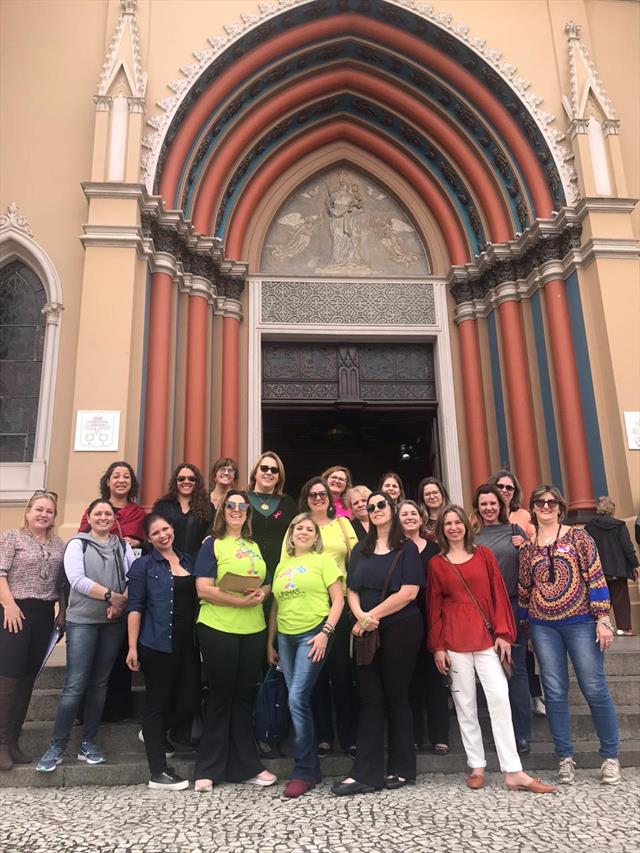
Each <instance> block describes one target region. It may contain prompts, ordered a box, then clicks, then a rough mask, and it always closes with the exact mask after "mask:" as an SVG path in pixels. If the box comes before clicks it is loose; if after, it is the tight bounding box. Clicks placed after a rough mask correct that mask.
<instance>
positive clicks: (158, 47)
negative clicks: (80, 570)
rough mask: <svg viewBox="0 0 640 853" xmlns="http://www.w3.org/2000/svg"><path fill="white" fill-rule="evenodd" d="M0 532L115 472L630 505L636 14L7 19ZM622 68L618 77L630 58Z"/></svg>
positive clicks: (199, 7)
mask: <svg viewBox="0 0 640 853" xmlns="http://www.w3.org/2000/svg"><path fill="white" fill-rule="evenodd" d="M3 18H4V24H5V25H4V27H3V39H4V41H5V44H4V47H3V50H2V56H1V58H0V62H2V75H1V76H2V87H3V91H2V100H3V104H4V114H5V117H4V123H3V127H2V150H3V152H4V156H3V158H2V165H1V168H2V174H1V178H0V203H1V209H0V214H1V215H0V305H1V312H2V317H1V318H0V336H1V344H2V346H1V347H0V365H1V366H2V371H3V379H2V383H1V386H0V392H1V393H0V397H1V403H0V405H1V408H0V451H1V455H0V511H1V512H2V516H3V521H2V527H3V528H4V527H8V526H13V525H14V524H16V522H17V521H18V520H19V517H20V507H21V506H22V505H23V504H24V501H25V499H26V498H27V497H28V496H29V495H30V494H31V493H32V492H33V491H34V489H37V488H44V487H47V488H50V489H53V490H54V491H56V492H57V493H58V494H59V496H60V507H59V523H60V525H61V529H62V533H63V535H64V534H65V533H66V534H70V533H71V531H72V530H75V529H76V527H77V523H78V520H79V518H80V516H81V514H82V510H83V508H84V507H85V506H86V505H87V503H88V501H89V500H90V499H91V498H92V497H94V493H95V491H96V488H97V482H98V479H99V477H100V475H101V473H102V472H103V471H104V470H105V469H106V468H107V466H108V465H109V464H110V463H111V462H112V461H115V460H117V459H126V460H128V461H129V462H131V464H133V465H134V467H135V468H136V470H137V472H138V475H139V477H140V479H141V482H142V501H143V503H144V504H146V505H149V504H151V503H152V502H153V500H154V499H155V498H156V497H158V496H159V495H160V494H161V493H162V492H163V491H164V488H165V485H166V482H167V479H168V476H169V473H170V472H171V470H172V469H173V468H174V467H175V465H176V464H178V463H180V462H182V461H186V462H189V463H193V464H195V465H197V466H198V467H199V468H200V469H201V470H202V471H203V472H205V477H206V472H207V471H208V469H209V468H210V466H211V464H212V462H213V461H214V460H215V459H216V458H218V457H219V456H231V457H233V458H236V459H238V461H239V463H240V467H241V480H244V479H245V478H246V474H247V472H248V470H249V469H250V467H251V465H252V463H253V461H254V459H255V457H256V456H257V455H258V453H259V452H260V451H261V449H262V448H263V447H264V448H269V449H272V450H275V451H276V452H278V453H280V454H281V456H282V457H283V459H284V462H285V465H286V467H287V472H288V476H289V478H290V483H291V491H292V493H294V494H295V493H296V488H297V486H298V485H299V484H300V482H301V481H304V480H305V479H306V478H307V477H308V476H311V475H312V474H315V473H317V472H318V471H319V470H323V469H324V468H325V467H328V466H329V465H330V464H335V463H340V464H346V465H348V466H350V467H352V468H353V469H354V471H355V473H356V477H357V479H358V480H364V481H366V482H369V483H370V484H371V485H374V483H375V481H376V480H377V476H379V475H380V474H382V473H383V471H384V470H388V469H394V470H398V471H400V472H401V473H402V474H403V476H404V477H405V479H406V480H407V481H408V483H409V485H410V486H411V485H412V484H414V483H415V482H417V480H418V479H420V478H421V477H422V476H424V475H426V474H435V475H437V476H440V477H442V479H443V480H444V482H445V483H446V484H447V486H448V488H449V491H450V493H451V495H452V497H454V498H455V499H456V500H459V501H463V500H464V501H465V502H468V500H469V497H470V494H471V492H472V490H473V488H474V487H475V486H476V485H478V484H479V483H481V482H484V481H485V479H486V478H487V476H488V475H489V474H490V473H491V472H492V471H494V470H496V469H498V468H502V467H511V468H512V469H513V470H514V471H516V472H517V474H518V476H519V477H520V479H521V481H522V484H523V487H524V491H525V492H529V491H530V490H531V489H532V488H533V487H534V486H535V485H537V484H538V483H540V482H553V483H555V484H556V485H558V486H559V487H560V488H561V489H562V491H563V492H564V493H565V495H566V496H567V498H568V501H569V507H570V513H571V515H572V517H573V518H574V519H576V520H581V519H583V518H584V517H586V516H588V515H589V514H591V512H592V510H593V507H594V505H595V498H596V497H597V496H598V495H601V494H610V495H611V496H613V497H614V499H615V501H616V503H617V514H618V515H619V516H621V517H626V518H630V517H632V516H635V515H636V513H637V512H638V509H639V505H640V335H639V334H638V332H639V319H640V280H639V265H638V245H639V244H638V236H639V232H640V217H639V213H638V205H637V198H638V196H639V191H640V162H639V161H640V158H639V157H638V141H637V140H638V138H640V108H639V104H640V91H639V87H638V81H639V80H640V49H639V45H640V40H639V39H638V35H639V33H640V8H639V7H638V5H637V4H635V3H630V2H617V1H616V0H605V2H602V0H597V1H596V0H554V1H553V2H547V0H531V2H529V0H524V2H519V3H511V4H505V3H503V2H494V0H486V2H482V3H479V2H476V3H468V2H463V0H447V2H440V0H433V2H432V3H424V2H420V0H269V2H260V3H258V2H254V0H217V2H207V0H94V2H91V3H82V4H80V3H73V2H65V0H32V2H30V3H25V4H18V3H11V2H4V3H3ZM623 57H624V61H623V60H622V58H623Z"/></svg>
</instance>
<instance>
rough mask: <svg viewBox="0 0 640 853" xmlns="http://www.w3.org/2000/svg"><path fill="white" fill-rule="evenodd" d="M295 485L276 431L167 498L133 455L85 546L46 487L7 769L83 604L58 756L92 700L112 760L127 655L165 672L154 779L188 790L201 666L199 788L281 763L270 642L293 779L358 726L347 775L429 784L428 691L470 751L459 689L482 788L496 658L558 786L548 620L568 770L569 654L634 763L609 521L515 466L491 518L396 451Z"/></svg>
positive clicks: (520, 729) (159, 679)
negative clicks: (293, 493) (617, 692)
mask: <svg viewBox="0 0 640 853" xmlns="http://www.w3.org/2000/svg"><path fill="white" fill-rule="evenodd" d="M284 485H285V471H284V466H283V463H282V461H281V459H280V458H279V457H278V455H277V454H276V453H274V452H271V451H267V452H265V453H263V454H262V455H261V456H260V457H259V459H258V460H257V462H256V464H255V465H254V466H253V469H252V471H251V474H250V477H249V484H248V490H247V491H243V490H241V489H239V488H238V466H237V464H236V462H235V461H234V460H232V459H228V458H226V459H220V460H218V461H217V462H216V464H215V465H214V467H213V469H212V472H211V477H210V482H209V488H208V489H207V488H206V487H205V483H204V480H203V477H202V475H201V473H200V472H199V471H198V469H197V468H196V467H195V466H193V465H190V464H182V465H179V466H178V467H177V468H176V469H175V471H174V472H173V474H172V476H171V479H170V482H169V487H168V489H167V493H166V494H165V495H164V496H162V497H161V498H160V499H159V500H158V501H157V502H156V504H155V505H154V507H153V509H152V511H151V513H150V514H148V515H146V516H145V513H144V510H143V509H142V508H141V507H140V506H139V505H138V504H137V503H135V497H136V496H137V492H138V483H137V480H136V477H135V473H134V471H133V469H132V468H131V466H130V465H129V464H128V463H126V462H115V463H113V464H112V465H111V466H109V468H108V469H107V471H106V472H105V474H104V476H103V477H102V478H101V480H100V497H99V498H96V500H94V501H92V503H91V504H90V505H89V507H88V508H87V511H86V513H85V515H84V516H83V518H82V521H81V524H80V529H79V532H78V533H77V534H76V536H74V537H73V538H72V539H71V540H70V541H69V542H68V543H67V544H66V547H65V545H64V544H63V543H62V542H61V540H60V539H59V538H58V537H56V536H55V535H54V534H53V527H54V523H55V516H56V509H57V497H56V495H55V493H53V492H36V493H35V494H34V495H33V497H32V498H31V499H30V501H29V503H28V505H27V508H26V511H25V519H24V525H23V528H22V529H21V530H19V531H17V530H12V531H7V532H6V533H5V534H3V536H2V541H1V542H0V547H1V548H2V562H1V563H0V604H1V605H2V609H3V625H2V629H1V631H0V660H2V662H3V663H2V668H1V670H0V769H9V768H10V767H11V766H12V765H13V763H20V762H24V761H28V760H30V758H29V757H28V756H26V755H24V754H23V753H22V752H21V750H20V749H19V746H18V737H19V734H20V730H21V727H22V723H23V721H24V717H25V714H26V711H27V706H28V703H29V698H30V696H31V690H32V688H33V682H34V679H35V677H36V675H37V672H38V669H39V666H40V664H41V662H42V659H43V656H44V654H45V650H46V647H47V643H48V641H49V636H50V634H51V630H52V627H53V624H54V619H55V621H56V622H57V624H58V625H60V626H62V625H63V624H64V623H66V630H67V666H66V672H65V680H64V686H63V690H62V695H61V698H60V701H59V705H58V709H57V713H56V719H55V724H54V729H53V735H52V739H51V743H50V745H49V747H48V749H47V750H46V752H45V754H44V755H43V756H42V757H41V759H40V761H39V762H38V765H37V769H38V770H39V771H42V772H49V771H53V770H55V768H56V767H57V766H58V765H59V764H60V763H61V762H62V760H63V756H64V753H65V749H66V747H67V744H68V741H69V737H70V733H71V729H72V726H73V723H74V720H75V718H76V717H77V716H78V714H79V713H81V715H82V718H83V735H82V740H81V745H80V748H79V752H78V758H79V759H80V760H83V761H86V762H87V763H89V764H98V763H101V762H103V761H105V756H104V753H103V752H102V750H101V749H100V747H99V745H98V744H97V742H96V733H97V729H98V725H99V722H100V719H101V717H102V715H103V711H104V706H105V702H106V699H107V695H108V691H109V689H110V687H111V688H122V684H123V683H124V682H123V681H122V680H120V679H119V678H118V679H115V673H116V672H117V669H116V667H117V666H118V664H116V661H120V665H124V668H125V669H124V672H125V675H126V673H130V672H131V671H133V672H135V671H137V670H139V669H142V672H143V674H144V680H145V688H146V689H145V698H144V710H143V714H142V731H141V733H140V739H141V740H142V741H143V742H144V746H145V750H146V753H147V759H148V764H149V770H150V781H149V786H150V787H151V788H157V789H183V788H186V787H188V781H187V780H186V779H182V778H180V777H179V776H178V775H177V774H176V773H175V771H174V770H173V768H171V767H169V766H168V764H167V758H168V757H170V755H171V754H172V752H173V750H174V746H173V743H172V742H171V740H170V738H169V735H171V736H172V737H174V738H175V737H176V735H177V733H178V732H180V731H181V730H182V731H184V730H185V728H186V730H187V731H189V732H190V731H191V722H192V720H193V719H194V716H195V715H196V713H197V712H198V710H199V709H200V708H201V705H202V698H201V697H202V690H201V668H202V670H203V671H204V679H205V681H206V683H207V687H208V690H207V694H206V697H207V698H206V703H205V718H204V723H203V727H202V733H201V737H200V739H199V744H198V753H197V759H196V767H195V789H196V790H197V791H203V792H204V791H209V790H211V789H212V788H213V786H214V785H216V784H219V783H220V782H223V781H227V782H245V783H249V784H253V785H256V786H258V787H266V786H270V785H272V784H274V783H275V782H276V777H275V776H274V774H273V773H271V772H270V771H269V770H268V769H266V768H265V767H264V764H263V756H262V754H261V751H260V749H259V745H258V744H257V743H256V742H255V739H254V735H253V710H254V701H255V693H256V687H257V684H258V682H259V681H260V680H261V677H262V675H263V672H264V663H265V658H266V659H267V660H268V662H269V663H270V664H272V665H276V664H277V665H278V666H279V667H280V669H281V670H282V672H283V674H284V678H285V681H286V684H287V688H288V697H289V698H288V701H289V709H290V712H291V720H292V725H293V757H294V765H293V772H292V776H291V779H290V780H289V781H288V782H287V784H286V786H285V789H284V795H285V796H286V797H291V798H295V797H299V796H301V795H303V794H305V793H306V792H307V791H309V790H310V789H311V788H313V787H314V785H315V784H316V783H317V782H318V781H319V780H320V759H321V758H322V757H323V756H325V755H327V754H328V753H329V752H330V751H331V750H332V749H333V748H334V740H335V738H336V736H337V741H338V742H339V744H340V747H341V749H342V750H343V751H344V752H345V753H348V754H349V755H350V756H351V757H352V758H353V767H352V771H351V773H350V775H349V776H348V777H347V778H345V779H343V780H341V781H339V782H336V783H335V784H334V785H333V786H332V791H333V792H334V793H335V794H336V795H339V796H346V795H351V794H358V793H369V792H373V791H376V790H380V789H382V788H399V787H402V786H404V785H410V784H413V783H414V782H415V776H416V745H420V744H422V742H423V739H424V724H423V708H425V707H426V711H427V734H428V738H429V740H430V742H431V745H432V748H433V750H434V751H435V752H436V753H437V754H444V753H446V752H447V751H448V741H449V694H450V695H451V698H452V700H453V704H454V706H455V710H456V715H457V719H458V723H459V726H460V731H461V735H462V741H463V745H464V748H465V752H466V755H467V761H468V764H469V767H470V773H469V776H468V778H467V785H468V787H470V788H472V789H479V788H482V787H483V786H484V768H485V765H486V761H485V755H484V750H483V745H482V736H481V732H480V725H479V722H478V712H477V699H476V682H475V679H476V675H477V676H478V678H479V680H480V682H481V684H482V686H483V690H484V693H485V696H486V700H487V706H488V709H489V715H490V719H491V726H492V732H493V739H494V742H495V746H496V751H497V753H498V759H499V763H500V767H501V769H502V771H503V772H504V774H505V782H506V784H507V786H508V787H509V788H514V789H519V790H526V791H529V792H533V793H547V792H552V791H554V790H555V789H554V788H553V786H551V785H547V784H545V783H543V782H541V781H540V780H538V779H532V778H531V777H529V776H528V775H527V774H526V773H524V772H523V770H522V765H521V761H520V756H519V753H523V752H527V751H528V749H529V740H530V738H531V731H530V728H531V704H530V696H529V687H528V679H527V668H526V647H527V642H528V640H529V639H530V640H531V641H532V643H533V646H534V648H535V652H536V655H537V658H538V661H539V664H540V671H541V677H542V683H543V687H544V693H545V700H546V708H547V719H548V722H549V726H550V729H551V733H552V736H553V739H554V743H555V747H556V751H557V752H558V755H559V757H560V767H559V781H560V782H561V783H570V782H572V781H573V778H574V773H575V765H574V763H573V758H572V756H573V744H572V741H571V730H570V720H569V707H568V686H569V685H568V674H567V663H566V660H567V654H568V655H569V657H570V658H571V660H572V663H573V666H574V669H575V672H576V676H577V679H578V683H579V685H580V688H581V690H582V692H583V693H584V695H585V697H586V699H587V701H588V703H589V706H590V708H591V712H592V715H593V719H594V724H595V727H596V731H597V734H598V737H599V738H600V743H601V755H602V758H603V765H602V781H603V782H605V783H609V784H615V783H617V782H619V780H620V772H619V766H618V762H617V750H618V734H617V723H616V715H615V709H614V706H613V703H612V700H611V697H610V695H609V692H608V688H607V685H606V680H605V676H604V663H603V660H604V658H603V655H604V652H605V651H606V649H607V648H608V647H609V645H610V644H611V642H612V640H613V630H612V628H611V625H610V623H609V621H608V613H609V596H608V591H607V583H606V581H605V578H604V575H603V572H602V568H601V565H600V559H599V556H598V552H597V549H596V547H595V544H594V542H593V539H592V538H591V536H589V534H588V533H586V532H584V531H582V530H578V529H574V528H571V527H569V526H567V525H565V524H563V518H564V515H565V511H566V505H565V503H564V500H563V498H562V496H561V495H560V493H559V492H558V491H557V489H555V488H554V487H553V486H547V485H544V486H540V487H539V488H538V489H536V490H535V491H534V492H533V494H532V495H531V501H530V513H531V514H529V513H528V512H526V510H524V509H523V508H522V507H521V506H520V501H521V491H520V487H519V484H518V481H517V479H516V477H515V476H514V475H513V474H512V473H511V472H509V471H499V472H497V474H496V475H495V476H494V477H492V478H491V480H490V481H489V482H488V483H487V484H484V485H482V486H480V487H479V488H478V489H477V490H476V492H475V494H474V497H473V510H472V512H471V515H470V517H468V516H467V515H466V513H465V511H464V510H463V509H462V508H461V507H459V506H455V505H452V504H451V502H450V500H449V496H448V494H447V491H446V489H445V487H444V485H443V484H442V483H441V482H440V481H439V480H437V479H436V478H434V477H428V478H425V479H424V480H423V481H422V482H421V483H420V485H419V489H418V500H417V501H413V500H409V499H407V498H406V496H405V494H404V488H403V485H402V481H401V479H400V477H399V476H398V475H397V474H395V473H393V472H388V473H386V474H385V475H384V476H383V477H382V478H381V480H380V483H379V486H378V488H377V489H376V490H374V491H371V490H370V489H369V488H368V487H366V486H363V485H354V484H353V483H352V481H351V475H350V473H349V471H348V470H347V469H346V468H344V467H342V466H334V467H332V468H329V469H328V470H327V471H325V472H324V473H323V474H322V475H320V476H315V477H312V478H311V479H310V480H308V481H307V483H305V485H304V486H303V488H302V491H301V494H300V498H299V501H298V504H297V505H296V503H295V502H294V501H293V500H292V498H290V497H289V496H287V495H286V494H285V492H284ZM141 546H142V554H141V555H140V556H138V557H137V558H136V557H134V550H133V549H139V548H140V547H141ZM138 553H139V552H138ZM636 563H637V560H636ZM65 584H66V589H65ZM56 601H58V603H59V607H58V613H57V615H55V614H54V603H55V602H56ZM194 624H195V632H194ZM201 663H202V667H201ZM114 665H115V666H114ZM507 676H512V677H511V678H510V680H508V677H507ZM110 677H111V679H112V682H111V685H110ZM114 679H115V681H117V682H118V684H115V683H114ZM128 684H130V682H129V683H128ZM128 684H127V689H125V690H124V691H123V692H124V693H126V694H128V693H129V690H128ZM116 692H117V691H116ZM82 701H84V707H83V708H82V709H81V702H82ZM127 713H128V712H125V714H127ZM334 720H335V726H336V731H335V734H334ZM385 721H386V726H387V751H386V755H387V757H386V764H385ZM187 739H188V736H187Z"/></svg>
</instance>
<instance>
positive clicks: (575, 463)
mask: <svg viewBox="0 0 640 853" xmlns="http://www.w3.org/2000/svg"><path fill="white" fill-rule="evenodd" d="M544 301H545V306H546V309H547V326H548V328H549V343H550V346H551V359H552V363H553V373H554V377H555V382H556V393H557V399H558V415H559V420H560V434H561V437H562V449H563V451H564V464H565V470H566V474H567V496H568V499H569V510H573V511H577V510H585V509H586V510H591V509H593V508H594V507H595V500H594V497H593V481H592V480H591V465H590V464H589V449H588V447H587V434H586V431H585V426H584V417H583V413H582V402H581V399H580V385H579V383H578V368H577V365H576V354H575V350H574V348H573V335H572V332H571V319H570V316H569V304H568V302H567V293H566V290H565V284H564V281H562V279H554V280H553V281H550V282H548V283H547V284H546V285H545V288H544Z"/></svg>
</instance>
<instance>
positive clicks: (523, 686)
mask: <svg viewBox="0 0 640 853" xmlns="http://www.w3.org/2000/svg"><path fill="white" fill-rule="evenodd" d="M511 608H512V610H513V618H514V619H515V622H516V627H517V629H518V633H517V636H516V644H515V645H513V646H512V647H511V661H512V663H513V675H512V676H511V678H510V679H509V702H510V704H511V720H512V722H513V731H514V734H515V736H516V741H519V740H531V695H530V693H529V676H528V675H527V637H526V636H523V633H522V628H521V627H520V620H519V619H518V616H517V613H516V611H517V609H518V602H517V601H512V602H511Z"/></svg>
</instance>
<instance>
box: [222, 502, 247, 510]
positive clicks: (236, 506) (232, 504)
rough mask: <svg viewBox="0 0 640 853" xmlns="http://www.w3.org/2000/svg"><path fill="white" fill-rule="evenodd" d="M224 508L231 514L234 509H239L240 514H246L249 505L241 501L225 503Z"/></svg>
mask: <svg viewBox="0 0 640 853" xmlns="http://www.w3.org/2000/svg"><path fill="white" fill-rule="evenodd" d="M224 505H225V508H226V509H230V510H231V512H233V511H234V510H236V509H239V510H240V512H246V511H247V510H248V509H249V504H248V503H245V502H244V501H242V502H241V503H236V502H235V501H225V502H224Z"/></svg>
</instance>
